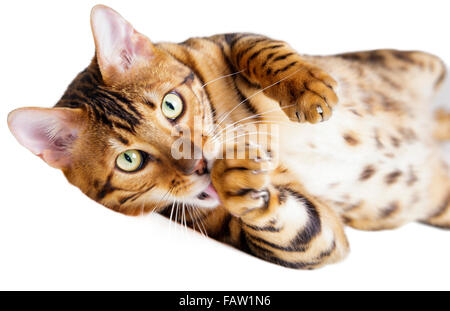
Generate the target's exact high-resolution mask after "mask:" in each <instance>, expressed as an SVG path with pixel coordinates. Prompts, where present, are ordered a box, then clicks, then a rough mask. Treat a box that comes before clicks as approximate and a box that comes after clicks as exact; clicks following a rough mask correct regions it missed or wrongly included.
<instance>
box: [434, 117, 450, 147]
mask: <svg viewBox="0 0 450 311" xmlns="http://www.w3.org/2000/svg"><path fill="white" fill-rule="evenodd" d="M434 137H435V138H436V139H437V140H450V113H449V112H446V111H444V110H438V111H437V112H436V127H435V131H434Z"/></svg>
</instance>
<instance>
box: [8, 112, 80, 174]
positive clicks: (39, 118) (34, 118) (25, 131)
mask: <svg viewBox="0 0 450 311" xmlns="http://www.w3.org/2000/svg"><path fill="white" fill-rule="evenodd" d="M83 120H84V113H83V111H82V110H81V109H71V108H20V109H16V110H14V111H12V112H10V113H9V115H8V126H9V129H10V130H11V132H12V133H13V135H14V136H15V137H16V139H17V140H18V141H19V143H20V144H22V145H23V146H25V147H26V148H27V149H29V150H30V151H31V152H33V153H34V154H35V155H37V156H39V157H41V158H42V159H43V160H44V161H45V162H47V164H49V165H50V166H52V167H55V168H59V169H64V168H67V167H68V166H70V163H71V160H72V154H71V147H72V145H73V143H74V142H75V141H76V139H77V138H78V134H79V131H80V129H81V126H82V124H83Z"/></svg>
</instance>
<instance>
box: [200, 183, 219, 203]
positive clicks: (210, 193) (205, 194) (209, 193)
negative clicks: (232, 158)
mask: <svg viewBox="0 0 450 311" xmlns="http://www.w3.org/2000/svg"><path fill="white" fill-rule="evenodd" d="M197 199H199V200H201V201H204V200H211V199H213V200H217V201H219V202H220V199H219V196H218V195H217V191H216V189H214V186H213V185H212V183H210V184H209V185H208V187H206V189H205V190H203V191H202V192H201V193H199V194H198V195H197Z"/></svg>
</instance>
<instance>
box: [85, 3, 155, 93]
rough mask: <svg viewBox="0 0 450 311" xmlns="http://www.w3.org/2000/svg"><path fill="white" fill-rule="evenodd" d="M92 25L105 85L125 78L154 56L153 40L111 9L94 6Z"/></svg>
mask: <svg viewBox="0 0 450 311" xmlns="http://www.w3.org/2000/svg"><path fill="white" fill-rule="evenodd" d="M91 28H92V33H93V35H94V40H95V48H96V55H97V61H98V64H99V67H100V72H101V73H102V77H103V80H104V82H105V83H106V84H108V85H112V84H115V83H120V82H121V81H126V79H127V77H128V76H129V73H130V72H132V71H133V70H134V69H136V68H139V67H142V66H146V65H149V63H150V60H151V59H152V57H153V55H154V50H153V49H154V48H153V45H152V43H151V42H150V40H149V39H148V38H147V37H146V36H144V35H143V34H141V33H139V32H137V31H136V30H135V29H134V28H133V26H131V24H130V23H129V22H127V21H126V20H125V19H124V18H123V17H122V16H120V14H119V13H117V12H116V11H114V10H113V9H111V8H109V7H106V6H104V5H97V6H95V7H94V8H93V9H92V12H91Z"/></svg>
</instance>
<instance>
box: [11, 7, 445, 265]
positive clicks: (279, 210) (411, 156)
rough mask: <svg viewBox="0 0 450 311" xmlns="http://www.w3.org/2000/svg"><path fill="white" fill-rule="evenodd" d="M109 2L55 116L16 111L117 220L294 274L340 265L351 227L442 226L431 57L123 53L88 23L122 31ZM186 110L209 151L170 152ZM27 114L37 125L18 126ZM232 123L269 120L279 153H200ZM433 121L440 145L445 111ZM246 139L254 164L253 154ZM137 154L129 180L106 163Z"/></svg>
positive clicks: (194, 46) (38, 147)
mask: <svg viewBox="0 0 450 311" xmlns="http://www.w3.org/2000/svg"><path fill="white" fill-rule="evenodd" d="M109 10H110V9H107V8H104V7H98V8H97V10H96V12H95V14H96V15H95V14H94V15H93V30H94V37H95V39H96V46H97V55H96V58H95V59H94V61H93V62H92V63H91V65H90V66H89V67H88V69H87V70H85V71H84V72H82V73H81V74H80V75H79V76H78V77H77V78H76V80H75V81H74V82H73V83H72V85H71V86H69V88H68V90H67V91H66V93H65V95H64V96H63V97H62V99H61V101H60V102H59V103H58V104H57V105H56V107H57V108H55V109H56V110H52V111H51V112H49V111H48V110H47V111H45V112H44V113H43V112H41V110H39V112H36V109H34V110H19V111H18V112H15V113H13V114H12V115H11V117H10V127H11V129H12V131H13V133H15V135H16V136H17V137H18V139H19V141H20V142H21V143H22V144H24V145H25V146H26V147H28V148H29V149H30V150H32V151H33V152H34V153H35V154H37V155H39V156H41V157H42V158H43V159H44V160H45V161H47V162H48V163H49V164H50V165H52V166H55V167H58V168H61V169H62V170H63V171H64V173H65V175H66V177H67V178H68V179H69V181H70V182H71V183H73V184H75V185H76V186H78V187H79V188H80V189H81V190H82V191H83V192H85V193H86V194H87V195H88V196H90V197H91V198H93V199H95V200H97V201H98V202H100V203H102V204H104V205H106V206H108V207H110V208H112V209H114V210H117V211H120V212H123V213H126V214H133V215H136V214H140V213H145V212H149V211H151V210H156V211H157V212H160V213H162V214H164V215H167V216H168V217H170V218H171V219H175V220H177V221H180V222H184V223H186V224H188V225H190V226H191V227H193V228H194V229H195V230H198V231H206V232H207V233H208V234H209V235H210V236H212V237H214V238H216V239H218V240H221V241H225V242H227V243H231V244H233V245H235V246H237V247H239V248H242V249H244V250H247V251H249V252H251V253H253V254H255V255H257V256H258V257H261V258H264V259H266V260H269V261H271V262H276V263H279V264H281V265H284V266H287V267H292V268H314V267H318V266H321V265H323V264H325V263H330V262H335V261H337V260H339V259H341V258H343V257H344V256H345V255H346V253H347V252H348V243H347V240H346V237H345V234H344V231H343V224H344V223H346V224H348V225H350V226H353V227H355V228H360V229H368V230H378V229H388V228H395V227H398V226H400V225H402V224H404V223H406V222H409V221H423V222H426V223H429V224H433V225H436V226H440V227H447V228H448V227H450V179H449V171H448V167H447V166H445V164H444V162H443V159H442V155H441V154H440V152H439V148H438V147H439V146H438V142H437V140H435V139H434V137H433V134H434V133H435V132H434V131H435V125H436V124H435V121H434V119H433V115H432V111H431V109H430V105H431V101H432V98H433V96H434V94H435V92H436V90H437V89H438V87H439V86H440V84H441V83H442V81H443V78H444V75H445V67H444V65H443V63H442V62H441V61H440V60H439V59H438V58H436V57H434V56H432V55H429V54H426V53H420V52H400V51H394V50H379V51H371V52H361V53H353V54H343V55H337V56H327V57H323V56H321V57H313V56H300V55H298V54H296V53H295V52H294V51H293V50H292V49H291V48H290V47H289V46H288V45H286V44H285V43H283V42H280V41H274V40H270V39H268V38H266V37H263V36H259V35H252V34H227V35H217V36H213V37H210V38H194V39H190V40H187V41H185V42H183V43H181V44H170V43H160V44H155V45H151V44H150V42H149V41H146V38H145V37H143V36H142V37H141V35H140V34H139V33H136V32H134V30H133V31H130V32H129V36H130V38H131V39H130V38H128V37H127V36H125V38H121V37H119V38H118V39H117V41H118V42H119V43H121V42H123V44H124V45H125V48H120V49H119V51H118V52H117V51H115V50H114V49H115V48H117V44H115V45H112V46H108V44H109V43H108V42H114V41H113V40H109V41H108V40H104V38H103V37H104V36H105V35H104V33H105V32H97V33H96V29H99V28H100V29H102V28H105V27H106V29H108V26H107V25H108V23H113V24H114V23H116V25H119V26H120V27H124V29H127V31H128V30H129V29H130V27H131V26H129V24H128V23H126V22H124V21H123V20H122V19H120V18H119V17H118V16H117V15H116V13H115V12H113V11H109ZM105 16H106V17H105ZM105 20H106V21H107V22H106V23H105ZM105 24H106V26H105ZM112 28H114V27H112ZM131 29H132V28H131ZM125 33H126V32H125ZM112 35H114V33H112ZM102 36H103V37H102ZM102 40H103V41H105V42H103V41H102ZM105 45H106V46H105ZM119 46H120V45H119ZM116 52H117V53H116ZM123 54H125V57H124V56H123ZM331 77H332V78H331ZM173 93H175V94H181V95H180V98H182V99H183V100H182V101H181V102H182V103H183V102H184V103H185V106H184V110H183V113H180V114H179V115H177V116H176V117H174V118H170V120H169V121H170V122H167V120H165V119H164V117H161V112H160V110H159V109H160V108H159V102H161V99H162V98H166V96H167V94H173ZM336 95H337V97H336ZM177 96H178V95H177ZM338 98H339V103H337V99H338ZM336 103H337V105H336ZM163 104H164V100H163ZM170 107H171V108H173V105H170ZM280 107H281V108H283V109H280ZM332 108H333V112H332V116H331V109H332ZM55 111H57V113H58V114H57V115H56V114H55ZM74 112H75V113H74ZM34 114H36V115H34ZM41 115H44V116H41ZM61 115H62V116H61ZM195 116H197V117H200V119H201V120H202V121H201V123H202V125H203V127H204V128H203V131H202V138H201V143H200V144H199V145H196V144H195V143H193V146H194V149H195V146H197V147H204V148H205V151H204V153H205V154H208V156H206V155H204V159H202V160H200V161H199V160H196V159H178V160H175V159H173V158H171V156H170V146H172V145H173V143H174V140H175V139H174V138H172V137H170V132H171V129H172V127H176V126H182V125H184V126H187V127H188V128H193V126H194V125H193V123H194V120H195ZM330 116H331V117H330ZM166 117H167V116H166ZM30 118H34V119H36V120H38V121H36V122H34V123H36V126H34V125H33V124H34V123H33V122H31V125H24V124H25V123H26V122H28V121H27V120H30ZM34 119H33V120H34ZM49 119H51V121H50V122H49V121H48V120H49ZM290 119H291V120H293V121H291V120H290ZM80 120H81V121H80ZM86 120H89V121H88V122H86ZM321 120H323V121H324V122H322V123H316V122H318V121H321ZM304 121H309V122H310V123H316V124H310V123H306V122H304ZM232 123H235V124H234V126H236V125H237V126H240V125H243V124H245V123H248V124H250V123H252V124H253V125H256V124H258V125H257V126H259V125H263V124H272V125H277V126H278V129H279V133H278V134H279V135H277V137H275V138H273V137H272V138H273V139H274V140H276V141H277V143H278V148H277V150H270V152H267V150H261V147H254V146H252V145H249V146H247V147H246V148H244V150H243V151H242V150H241V152H243V155H244V158H242V159H235V158H233V159H230V158H227V157H225V158H224V159H221V158H218V157H217V152H216V151H214V150H215V149H214V148H212V149H211V150H212V151H211V150H208V147H207V146H208V144H209V143H210V142H211V141H215V139H216V138H217V137H219V135H220V133H221V132H222V131H225V129H227V128H228V127H229V126H228V125H229V124H232ZM55 124H56V125H55ZM45 126H46V129H45V131H43V133H42V134H40V135H37V134H33V132H32V131H31V130H34V131H39V129H40V128H43V127H45ZM440 126H441V129H440V134H439V135H440V138H441V139H442V138H443V139H448V138H449V137H448V136H450V133H448V134H447V133H446V130H442V128H445V126H448V120H447V117H446V116H444V117H442V118H441V124H440ZM49 133H50V134H49ZM46 137H47V139H46ZM48 137H50V138H51V139H50V140H49V139H48ZM80 138H81V139H80ZM35 140H37V141H42V142H41V143H39V144H35V143H34V142H32V141H35ZM48 140H49V141H48ZM200 145H201V146H200ZM213 145H214V144H213ZM252 148H253V149H255V150H256V152H258V156H259V157H258V158H250V157H249V156H248V152H249V150H250V149H252ZM130 149H131V150H143V151H145V163H144V161H143V162H142V163H143V164H142V165H140V166H139V167H138V168H136V169H134V171H132V172H127V173H124V172H123V171H121V170H117V160H115V161H114V159H116V158H117V157H118V155H121V154H123V152H124V151H125V150H130ZM253 149H252V150H253ZM90 154H94V155H101V159H100V160H95V161H94V160H92V159H91V158H90V157H89V155H90ZM268 154H270V155H271V156H272V159H269V158H268ZM127 157H128V156H127ZM130 161H131V160H130ZM114 163H116V167H114ZM130 163H131V162H130ZM209 171H210V174H206V173H208V172H209ZM210 181H212V185H213V186H214V188H215V190H211V189H210V187H209V186H208V184H209V183H210ZM207 186H208V188H206V187H207ZM215 191H217V195H218V198H219V199H220V204H218V203H217V202H218V201H216V200H215V199H214V198H213V196H214V194H215ZM180 204H182V206H183V211H185V205H186V206H189V207H186V211H188V212H187V213H184V215H183V217H179V216H178V213H177V215H176V216H175V214H174V207H176V210H177V212H178V206H179V205H180Z"/></svg>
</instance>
